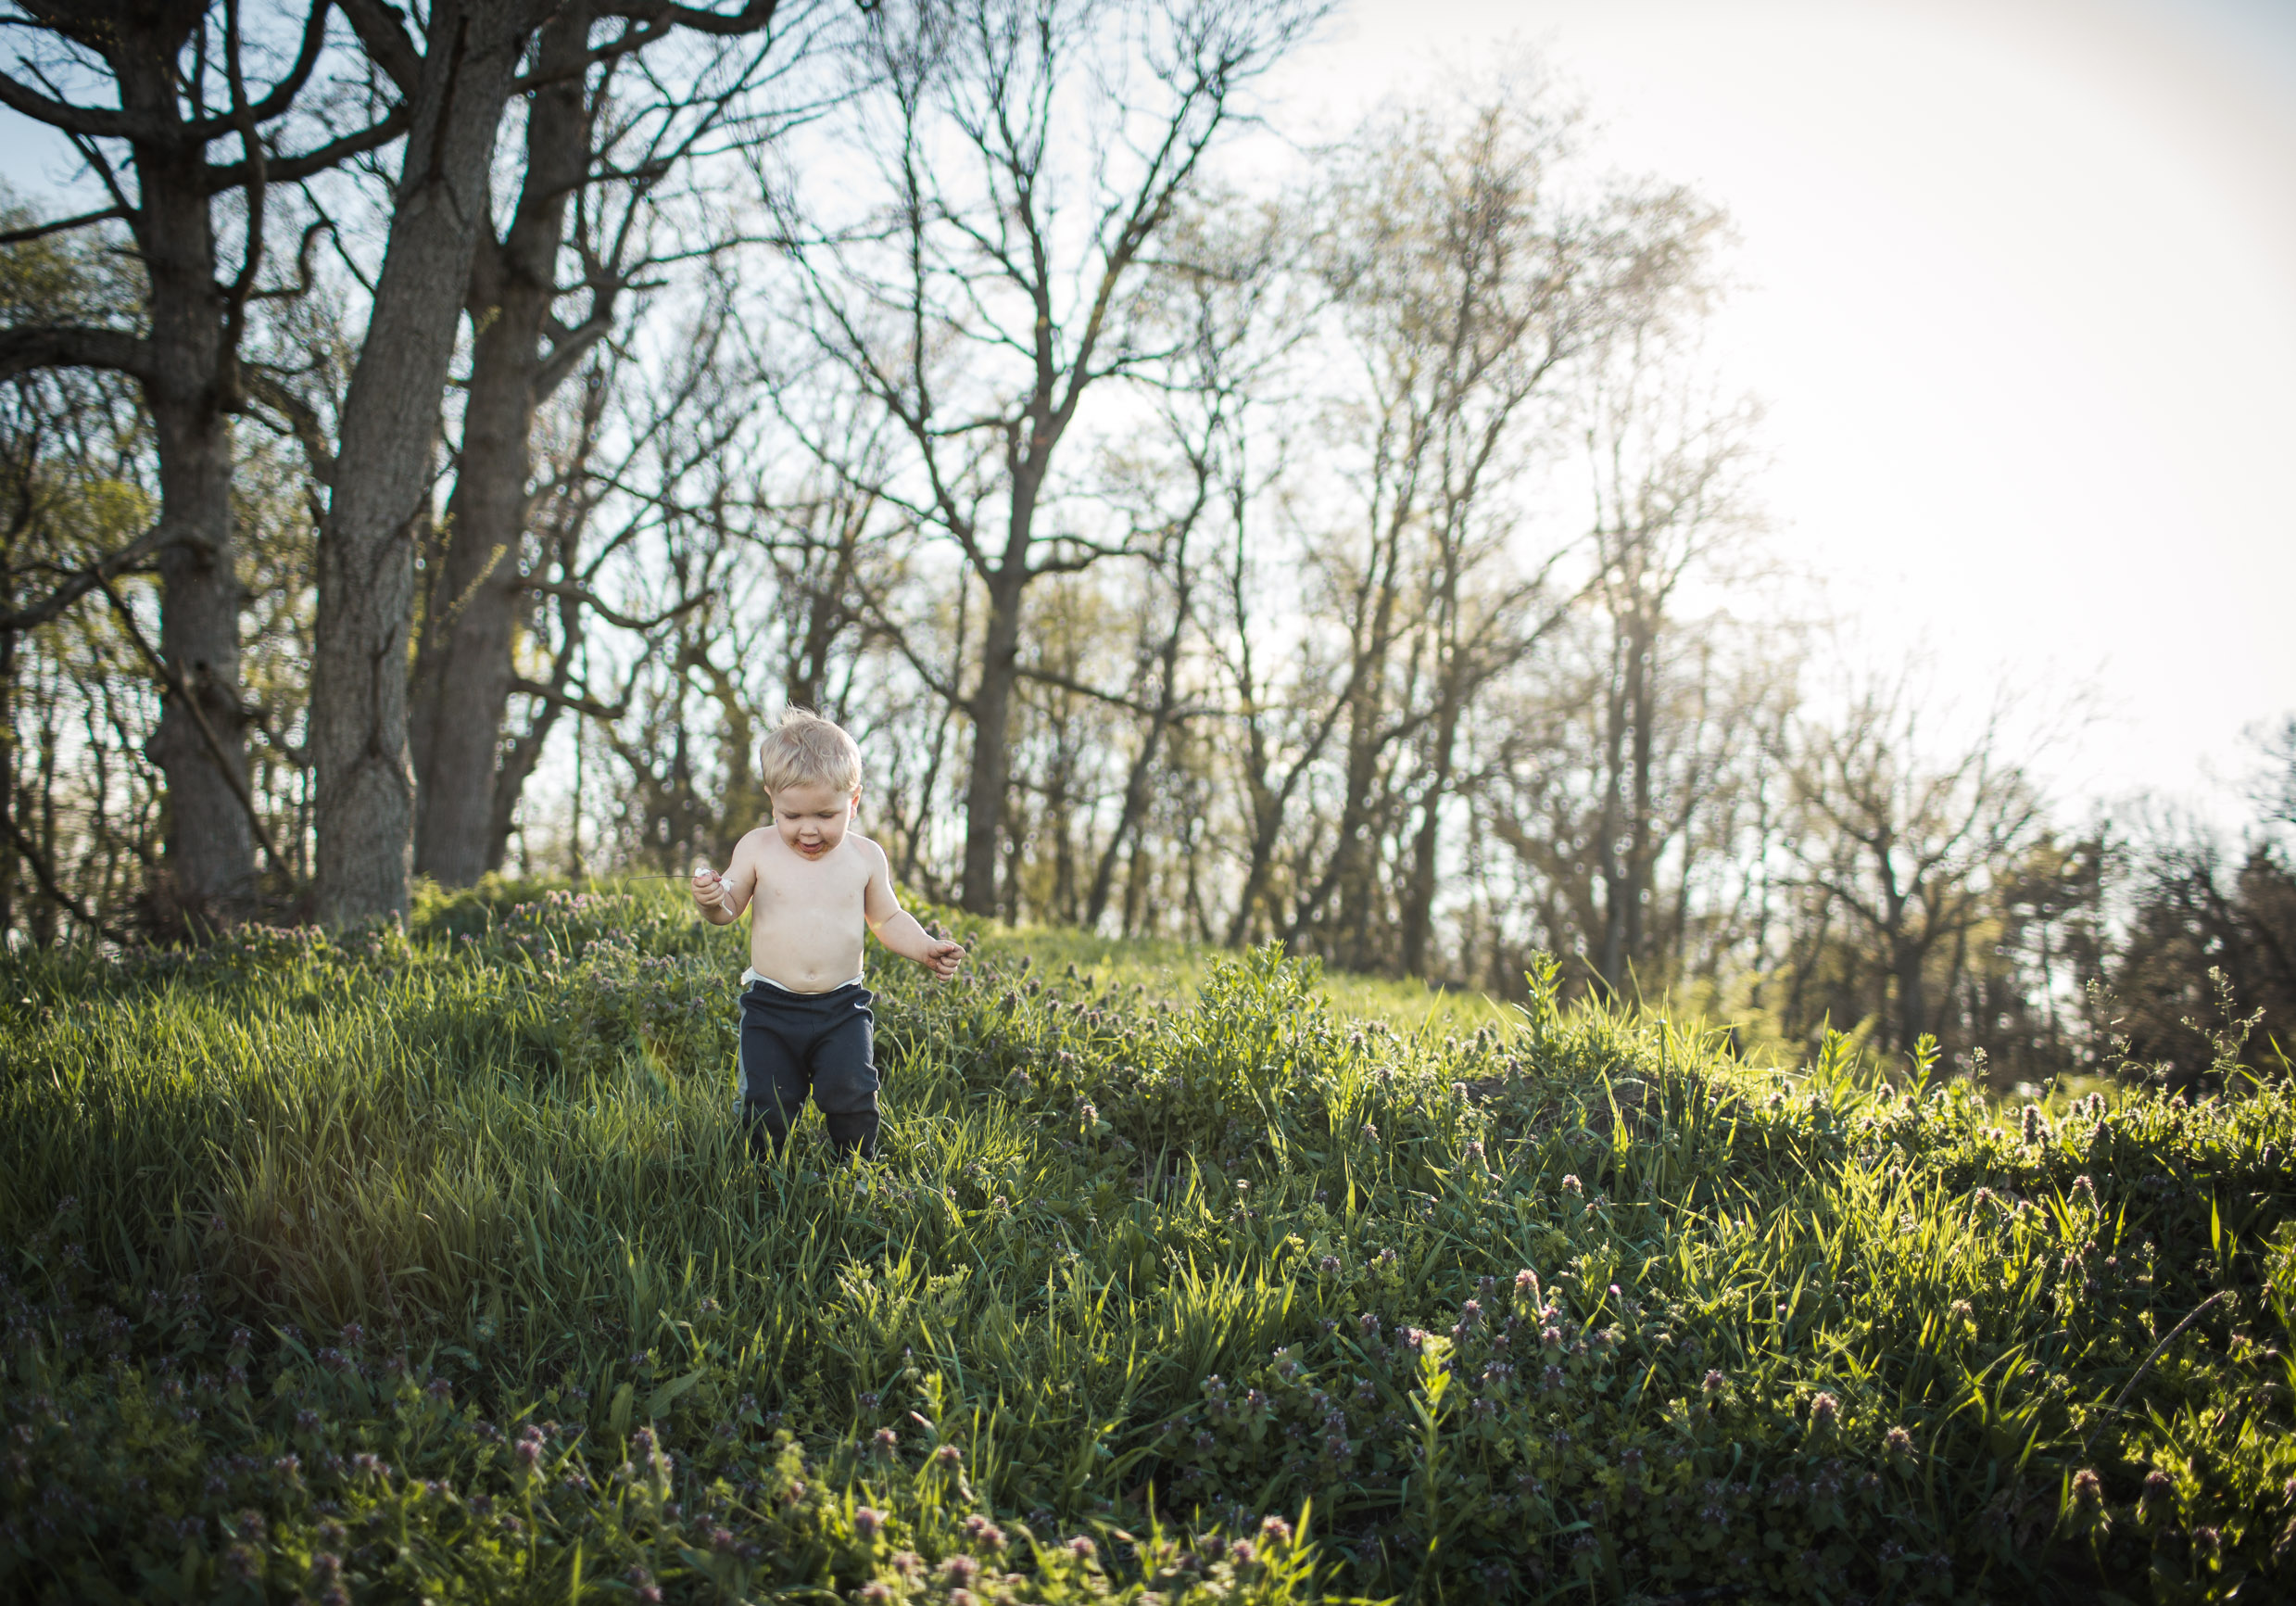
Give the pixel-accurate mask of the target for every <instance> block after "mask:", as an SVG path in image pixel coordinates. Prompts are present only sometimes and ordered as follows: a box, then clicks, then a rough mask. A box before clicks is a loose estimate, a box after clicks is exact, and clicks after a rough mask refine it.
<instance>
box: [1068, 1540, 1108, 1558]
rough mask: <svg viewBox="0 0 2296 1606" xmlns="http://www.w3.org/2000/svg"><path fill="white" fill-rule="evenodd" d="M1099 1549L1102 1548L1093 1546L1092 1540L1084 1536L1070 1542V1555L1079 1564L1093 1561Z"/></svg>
mask: <svg viewBox="0 0 2296 1606" xmlns="http://www.w3.org/2000/svg"><path fill="white" fill-rule="evenodd" d="M1099 1548H1100V1547H1098V1546H1097V1545H1095V1544H1093V1543H1092V1541H1091V1540H1090V1539H1088V1538H1086V1537H1085V1536H1083V1535H1082V1534H1079V1535H1078V1536H1076V1537H1075V1538H1073V1539H1071V1540H1069V1541H1068V1553H1069V1554H1070V1555H1071V1556H1074V1557H1075V1558H1076V1559H1077V1560H1078V1561H1079V1562H1089V1561H1091V1559H1092V1556H1093V1553H1094V1552H1095V1551H1097V1550H1098V1549H1099Z"/></svg>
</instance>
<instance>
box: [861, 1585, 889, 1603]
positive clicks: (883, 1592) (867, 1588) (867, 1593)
mask: <svg viewBox="0 0 2296 1606" xmlns="http://www.w3.org/2000/svg"><path fill="white" fill-rule="evenodd" d="M861 1599H862V1602H863V1606H892V1599H893V1592H892V1590H891V1588H890V1587H888V1586H887V1585H886V1584H885V1582H884V1581H883V1580H882V1579H871V1580H870V1581H869V1582H868V1583H866V1584H864V1585H863V1586H862V1587H861Z"/></svg>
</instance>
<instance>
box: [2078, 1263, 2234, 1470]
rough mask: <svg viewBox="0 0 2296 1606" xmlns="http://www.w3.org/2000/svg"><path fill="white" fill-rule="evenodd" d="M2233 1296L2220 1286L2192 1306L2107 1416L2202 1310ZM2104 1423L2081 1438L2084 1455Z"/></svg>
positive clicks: (2106, 1412) (2123, 1388) (2106, 1411)
mask: <svg viewBox="0 0 2296 1606" xmlns="http://www.w3.org/2000/svg"><path fill="white" fill-rule="evenodd" d="M2231 1297H2232V1290H2231V1289H2229V1288H2219V1289H2218V1290H2216V1292H2215V1293H2214V1294H2211V1295H2210V1296H2208V1297H2207V1298H2205V1299H2203V1300H2201V1302H2200V1303H2199V1304H2198V1305H2195V1306H2194V1307H2193V1308H2192V1312H2191V1314H2190V1315H2189V1316H2187V1317H2186V1318H2185V1319H2184V1320H2183V1321H2179V1322H2178V1323H2176V1326H2174V1327H2172V1328H2170V1329H2169V1330H2168V1336H2167V1337H2166V1338H2164V1339H2162V1340H2161V1341H2160V1343H2158V1344H2156V1345H2154V1346H2153V1347H2152V1353H2151V1354H2150V1355H2148V1356H2146V1357H2145V1358H2144V1361H2143V1363H2142V1364H2141V1365H2139V1366H2138V1368H2137V1370H2136V1371H2134V1372H2130V1373H2129V1374H2128V1381H2127V1382H2126V1383H2125V1384H2123V1385H2121V1392H2120V1393H2118V1394H2116V1395H2114V1396H2113V1403H2112V1404H2111V1405H2109V1406H2107V1407H2105V1409H2104V1412H2103V1414H2104V1415H2105V1416H2113V1415H2114V1414H2116V1413H2117V1412H2118V1411H2119V1410H2120V1409H2121V1402H2122V1401H2123V1400H2125V1399H2126V1398H2127V1397H2128V1391H2129V1390H2130V1389H2132V1388H2135V1387H2136V1386H2137V1384H2138V1380H2139V1379H2140V1378H2142V1377H2143V1376H2144V1374H2145V1373H2146V1372H2150V1371H2151V1370H2152V1363H2153V1362H2154V1361H2156V1360H2158V1359H2161V1357H2162V1356H2163V1355H2164V1354H2166V1353H2167V1352H2168V1347H2169V1346H2170V1345H2172V1344H2174V1343H2176V1339H2177V1337H2178V1336H2179V1335H2180V1334H2182V1333H2183V1332H2184V1330H2185V1329H2186V1328H2188V1327H2189V1326H2191V1325H2192V1324H2193V1323H2194V1322H2195V1321H2199V1320H2200V1319H2201V1311H2203V1310H2206V1309H2208V1308H2209V1307H2210V1306H2212V1305H2214V1304H2215V1303H2216V1302H2217V1301H2218V1300H2220V1299H2229V1298H2231ZM2103 1425H2104V1423H2102V1422H2101V1421H2100V1422H2099V1423H2097V1424H2096V1426H2095V1427H2091V1428H2090V1429H2089V1430H2088V1435H2087V1436H2086V1437H2084V1438H2083V1439H2082V1440H2081V1454H2082V1455H2083V1456H2084V1457H2086V1456H2087V1455H2088V1447H2089V1446H2090V1445H2091V1444H2092V1443H2094V1442H2095V1440H2096V1437H2097V1428H2099V1427H2102V1426H2103Z"/></svg>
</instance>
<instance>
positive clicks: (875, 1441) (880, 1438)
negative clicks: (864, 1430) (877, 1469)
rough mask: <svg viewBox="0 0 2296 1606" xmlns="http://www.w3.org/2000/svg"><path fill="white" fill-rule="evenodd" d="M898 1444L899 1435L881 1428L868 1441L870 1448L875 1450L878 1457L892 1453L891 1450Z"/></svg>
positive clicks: (899, 1441) (899, 1440)
mask: <svg viewBox="0 0 2296 1606" xmlns="http://www.w3.org/2000/svg"><path fill="white" fill-rule="evenodd" d="M900 1443H901V1435H899V1434H897V1433H895V1432H894V1431H893V1430H892V1429H891V1428H889V1427H881V1428H879V1429H877V1432H876V1434H875V1435H873V1436H872V1437H871V1438H870V1440H869V1445H870V1448H873V1449H875V1450H876V1451H877V1453H878V1454H879V1455H888V1456H889V1455H891V1454H892V1453H893V1448H894V1447H895V1446H896V1445H898V1444H900Z"/></svg>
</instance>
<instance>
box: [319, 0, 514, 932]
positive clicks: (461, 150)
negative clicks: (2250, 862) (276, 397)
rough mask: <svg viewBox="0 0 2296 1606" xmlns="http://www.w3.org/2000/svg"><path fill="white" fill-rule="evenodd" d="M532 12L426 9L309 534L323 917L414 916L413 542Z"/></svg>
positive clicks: (472, 0) (466, 6) (474, 6)
mask: <svg viewBox="0 0 2296 1606" xmlns="http://www.w3.org/2000/svg"><path fill="white" fill-rule="evenodd" d="M528 11H529V7H528V6H526V5H510V4H500V5H496V4H480V3H478V0H459V3H458V0H438V3H437V4H435V5H434V6H433V7H432V9H431V13H430V27H429V31H428V40H427V48H426V49H425V51H424V54H423V67H422V75H421V79H420V82H419V85H418V88H417V91H416V94H415V96H414V105H413V118H412V123H411V128H410V133H409V136H408V140H407V153H406V161H405V166H404V168H403V169H402V170H401V176H400V180H399V183H398V188H397V194H396V196H394V201H395V205H394V208H393V210H392V214H391V226H390V234H389V236H388V239H387V242H386V245H385V255H384V260H383V272H382V277H381V279H380V280H379V281H378V283H377V285H376V286H375V296H374V306H373V310H372V314H371V316H370V319H369V322H368V325H367V337H366V341H365V343H364V345H363V346H362V347H361V348H360V357H359V365H358V367H357V369H356V370H354V371H353V373H352V375H351V384H350V390H349V394H348V395H347V397H346V398H345V400H344V407H343V440H342V452H341V457H340V461H339V463H338V466H337V468H336V471H335V480H334V496H333V499H332V500H331V502H330V504H329V507H328V510H327V520H326V525H325V527H324V529H323V530H322V534H321V539H320V543H319V609H318V619H317V629H316V632H315V634H316V637H317V651H316V652H315V654H314V663H313V664H312V673H311V750H312V757H313V760H314V765H315V767H316V770H317V781H318V818H317V826H318V838H319V865H318V871H319V873H318V884H317V887H316V889H315V892H316V897H315V904H316V913H317V915H318V917H319V918H320V919H321V920H322V921H324V922H326V923H328V924H330V925H339V924H343V923H345V922H348V921H355V920H362V919H369V918H372V917H377V916H389V917H403V916H404V915H405V913H406V910H407V905H408V885H407V876H408V868H409V862H410V856H411V855H410V850H411V848H412V845H413V825H414V795H413V794H414V787H413V778H412V776H411V774H410V765H409V761H408V752H407V669H408V665H407V650H408V638H409V635H410V631H411V629H412V624H413V621H412V612H413V601H414V562H413V558H414V534H415V531H416V530H417V529H418V528H419V527H420V526H421V525H422V524H423V519H424V516H425V513H426V511H427V508H428V504H429V497H430V478H431V465H432V461H433V457H434V454H435V448H436V444H437V436H438V404H439V397H440V395H441V393H442V392H443V390H444V388H445V385H446V380H447V368H448V362H449V360H451V358H452V356H453V351H454V335H455V325H456V322H457V321H458V319H459V317H460V313H461V310H462V305H463V300H464V297H465V294H466V292H467V291H468V288H469V285H470V272H471V253H472V250H473V247H474V246H475V244H476V242H477V237H478V231H479V230H480V229H481V228H484V227H486V219H487V186H486V174H487V168H488V166H489V164H490V162H491V160H492V158H493V155H494V143H495V133H496V130H497V129H498V126H499V125H500V123H501V120H502V110H503V107H504V104H505V103H506V102H507V100H508V98H509V95H510V89H511V74H512V71H513V70H514V69H515V68H516V66H517V63H518V57H519V53H520V49H521V46H522V44H523V43H524V35H525V32H526V31H527V29H528V28H529V27H530V26H531V24H530V21H529V18H528Z"/></svg>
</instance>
